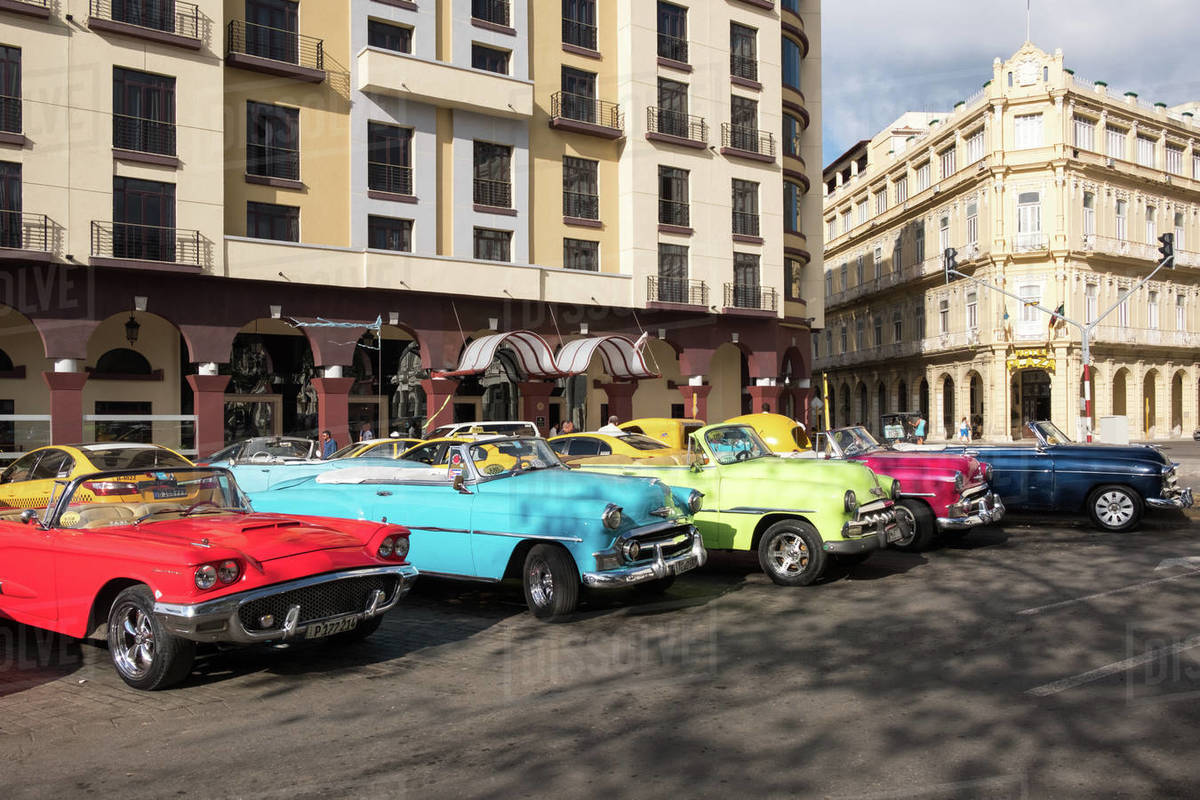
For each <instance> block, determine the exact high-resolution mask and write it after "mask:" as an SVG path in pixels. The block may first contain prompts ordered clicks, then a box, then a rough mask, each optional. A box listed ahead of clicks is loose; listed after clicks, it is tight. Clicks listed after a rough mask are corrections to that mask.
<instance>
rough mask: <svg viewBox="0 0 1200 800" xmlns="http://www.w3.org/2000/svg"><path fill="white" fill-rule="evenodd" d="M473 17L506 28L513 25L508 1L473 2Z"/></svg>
mask: <svg viewBox="0 0 1200 800" xmlns="http://www.w3.org/2000/svg"><path fill="white" fill-rule="evenodd" d="M471 17H472V18H473V19H478V20H482V21H483V22H490V23H492V24H493V25H503V26H504V27H506V28H507V27H509V26H510V25H511V24H512V23H511V22H510V21H509V20H510V19H511V18H512V17H511V16H510V15H509V10H508V0H471Z"/></svg>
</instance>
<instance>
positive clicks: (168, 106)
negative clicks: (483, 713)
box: [113, 67, 175, 156]
mask: <svg viewBox="0 0 1200 800" xmlns="http://www.w3.org/2000/svg"><path fill="white" fill-rule="evenodd" d="M113 147H116V148H118V149H121V150H136V151H139V152H142V153H157V154H159V155H165V156H173V155H175V79H174V78H168V77H166V76H163V75H151V74H149V73H146V72H137V71H135V70H132V69H123V68H121V67H113Z"/></svg>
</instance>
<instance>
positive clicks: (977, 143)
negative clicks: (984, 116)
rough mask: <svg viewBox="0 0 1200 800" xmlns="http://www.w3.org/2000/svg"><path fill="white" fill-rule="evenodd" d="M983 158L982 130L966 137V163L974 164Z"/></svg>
mask: <svg viewBox="0 0 1200 800" xmlns="http://www.w3.org/2000/svg"><path fill="white" fill-rule="evenodd" d="M981 158H983V128H980V129H979V130H977V131H975V132H974V133H972V134H971V135H970V136H968V137H967V163H968V164H974V163H975V162H976V161H978V160H979V159H981Z"/></svg>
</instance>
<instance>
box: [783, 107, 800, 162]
mask: <svg viewBox="0 0 1200 800" xmlns="http://www.w3.org/2000/svg"><path fill="white" fill-rule="evenodd" d="M803 131H804V129H803V128H802V127H801V126H800V120H798V119H796V118H795V117H793V116H792V115H791V114H788V113H784V115H783V154H784V155H785V156H788V157H789V158H799V157H800V136H801V134H802V133H803Z"/></svg>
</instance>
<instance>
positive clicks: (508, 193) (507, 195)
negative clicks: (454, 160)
mask: <svg viewBox="0 0 1200 800" xmlns="http://www.w3.org/2000/svg"><path fill="white" fill-rule="evenodd" d="M474 196H475V202H476V203H478V204H479V205H481V206H492V207H494V208H512V184H511V183H509V182H508V181H490V180H485V179H483V178H476V179H475V193H474Z"/></svg>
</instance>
